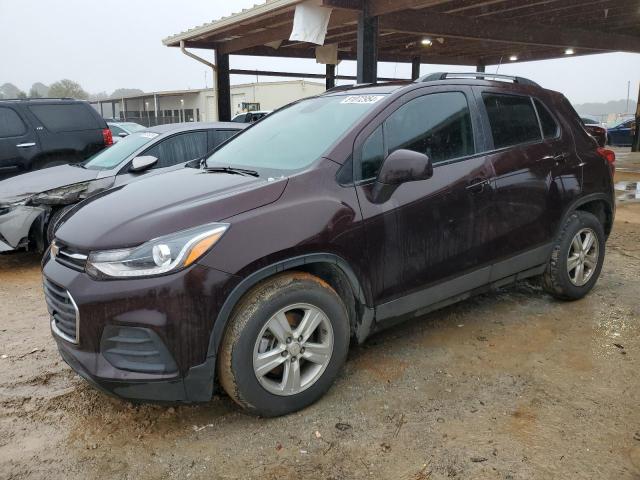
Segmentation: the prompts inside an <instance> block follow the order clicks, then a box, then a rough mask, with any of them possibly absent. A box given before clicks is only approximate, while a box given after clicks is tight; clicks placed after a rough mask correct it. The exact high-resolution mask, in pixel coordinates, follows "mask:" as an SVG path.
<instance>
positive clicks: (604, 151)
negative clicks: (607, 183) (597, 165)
mask: <svg viewBox="0 0 640 480" xmlns="http://www.w3.org/2000/svg"><path fill="white" fill-rule="evenodd" d="M598 155H600V156H601V157H602V158H604V159H605V160H606V161H607V163H608V164H609V168H611V175H613V174H614V173H616V152H614V151H613V150H609V149H608V148H602V147H598Z"/></svg>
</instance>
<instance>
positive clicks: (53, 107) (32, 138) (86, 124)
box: [0, 98, 113, 177]
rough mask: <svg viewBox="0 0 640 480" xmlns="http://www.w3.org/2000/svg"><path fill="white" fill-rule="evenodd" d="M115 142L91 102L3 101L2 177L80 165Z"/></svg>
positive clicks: (0, 122)
mask: <svg viewBox="0 0 640 480" xmlns="http://www.w3.org/2000/svg"><path fill="white" fill-rule="evenodd" d="M112 143H113V137H112V135H111V130H109V128H108V127H107V124H106V123H105V121H104V119H103V118H102V117H101V116H100V114H98V112H97V111H96V110H95V109H94V108H92V107H91V105H89V103H88V102H84V101H80V100H73V99H66V98H60V99H28V100H1V101H0V177H4V176H11V175H15V174H19V173H23V172H27V171H30V170H38V169H41V168H47V167H52V166H56V165H63V164H67V163H77V162H81V161H82V160H85V159H86V158H88V157H90V156H91V155H93V154H94V153H96V152H98V151H100V150H102V149H103V148H104V147H105V146H108V145H111V144H112Z"/></svg>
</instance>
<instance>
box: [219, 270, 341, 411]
mask: <svg viewBox="0 0 640 480" xmlns="http://www.w3.org/2000/svg"><path fill="white" fill-rule="evenodd" d="M348 348H349V320H348V317H347V312H346V309H345V306H344V303H343V302H342V300H341V299H340V297H339V296H338V294H337V293H336V292H335V291H334V290H333V289H332V288H331V287H330V286H329V285H328V284H326V283H325V282H324V281H322V280H321V279H319V278H317V277H314V276H312V275H309V274H306V273H287V274H282V275H279V276H277V277H274V278H272V279H269V280H267V281H265V282H264V283H262V284H260V285H258V286H257V287H255V288H254V289H252V290H251V291H250V292H249V293H247V295H245V297H244V298H243V299H242V300H241V301H240V303H239V304H238V306H237V307H236V309H235V311H234V313H233V316H232V318H231V320H230V322H229V325H228V326H227V330H226V332H225V335H224V338H223V340H222V345H221V347H220V354H219V361H218V378H219V380H220V383H221V385H222V387H223V388H224V389H225V391H226V392H227V394H228V395H229V396H230V397H231V398H232V399H233V400H234V401H235V402H236V403H238V404H239V405H241V406H242V407H243V408H245V409H246V410H247V411H249V412H250V413H253V414H255V415H261V416H265V417H273V416H279V415H285V414H287V413H291V412H295V411H297V410H300V409H302V408H304V407H306V406H308V405H310V404H312V403H314V402H315V401H316V400H318V399H319V398H320V397H321V396H322V395H324V393H325V392H326V391H327V390H328V389H329V388H330V387H331V385H332V383H333V381H334V380H335V378H336V377H337V375H338V373H339V371H340V368H341V367H342V365H343V364H344V362H345V359H346V356H347V351H348Z"/></svg>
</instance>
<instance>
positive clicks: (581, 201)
mask: <svg viewBox="0 0 640 480" xmlns="http://www.w3.org/2000/svg"><path fill="white" fill-rule="evenodd" d="M595 200H602V201H603V202H605V203H606V204H607V205H608V207H609V210H610V211H611V215H612V218H611V223H612V224H613V216H615V211H616V209H615V204H614V203H613V201H612V198H611V197H610V196H608V195H607V194H606V193H590V194H588V195H585V196H584V197H580V198H578V199H576V200H574V201H573V202H572V203H571V204H569V206H568V207H567V209H566V210H565V211H564V213H563V215H562V219H561V220H560V223H559V224H558V227H557V228H556V234H555V238H557V237H558V235H560V231H561V230H562V227H563V225H564V224H565V222H566V221H567V218H569V216H570V215H571V214H572V213H573V212H575V211H576V210H578V209H579V208H580V207H581V206H582V205H585V204H587V203H590V202H593V201H595Z"/></svg>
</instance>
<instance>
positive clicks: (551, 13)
mask: <svg viewBox="0 0 640 480" xmlns="http://www.w3.org/2000/svg"><path fill="white" fill-rule="evenodd" d="M304 1H305V0H271V1H267V2H266V3H263V4H260V5H256V6H254V7H253V8H250V9H246V10H243V11H242V12H240V13H237V14H234V15H231V16H229V17H225V18H222V19H220V20H217V21H214V22H212V23H208V24H205V25H202V26H199V27H196V28H193V29H191V30H188V31H186V32H182V33H180V34H177V35H174V36H172V37H169V38H167V39H165V40H164V42H163V43H164V44H165V45H167V46H170V47H183V49H184V48H201V49H212V50H215V52H216V65H215V70H216V76H217V87H218V90H219V96H218V110H219V115H220V119H221V120H226V119H229V118H230V115H231V109H230V100H229V91H230V81H229V75H230V74H234V73H237V74H247V73H250V74H255V73H259V74H260V75H274V76H305V77H318V76H319V75H312V74H305V73H301V72H265V71H260V72H255V71H245V70H231V69H230V67H229V55H231V54H233V55H254V56H267V57H286V58H315V56H316V51H315V47H316V45H314V44H310V43H305V42H295V41H289V37H290V34H291V32H292V28H293V19H294V12H295V9H296V7H297V6H298V5H299V4H301V3H303V2H304ZM314 3H315V4H317V5H321V6H323V7H326V8H331V9H332V12H331V17H330V21H329V26H328V31H327V36H326V40H325V45H326V44H337V45H338V58H339V59H340V60H356V61H357V64H358V68H357V71H358V75H357V81H358V83H370V82H375V81H376V80H383V79H380V78H378V76H377V62H378V61H382V62H406V63H411V64H412V65H413V68H412V72H413V77H414V78H417V76H418V72H419V67H420V65H421V64H423V63H427V64H449V65H471V66H474V67H476V68H477V69H478V70H479V71H483V70H484V68H485V66H486V65H494V64H498V63H506V62H525V61H531V60H546V59H552V58H560V57H564V56H566V55H589V54H594V53H605V52H632V53H640V1H638V0H314ZM426 39H428V41H426ZM423 40H425V42H426V43H427V44H426V45H425V44H424V43H423ZM320 76H324V77H326V80H327V87H331V86H333V85H334V84H335V79H336V76H335V66H334V65H327V71H326V75H320ZM338 78H346V79H348V78H350V77H338Z"/></svg>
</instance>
